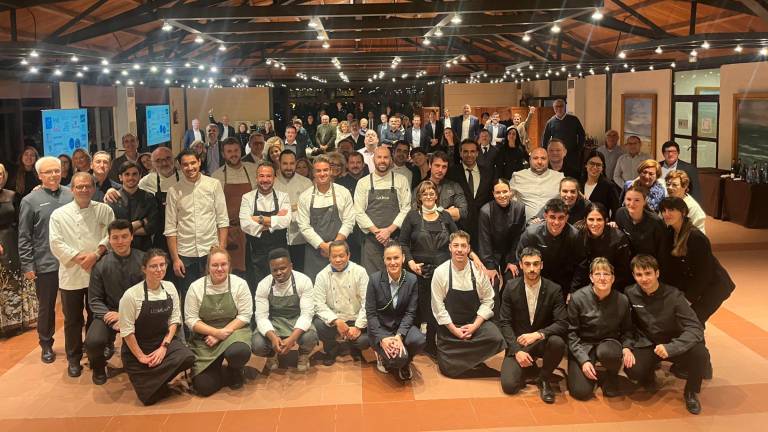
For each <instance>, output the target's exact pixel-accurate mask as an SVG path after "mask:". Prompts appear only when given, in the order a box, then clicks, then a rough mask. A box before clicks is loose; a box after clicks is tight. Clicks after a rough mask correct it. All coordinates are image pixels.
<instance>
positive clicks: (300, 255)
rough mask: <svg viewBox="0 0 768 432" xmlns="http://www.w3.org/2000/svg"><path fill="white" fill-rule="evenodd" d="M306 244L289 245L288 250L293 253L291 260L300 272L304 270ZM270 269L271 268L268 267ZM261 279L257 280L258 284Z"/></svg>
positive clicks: (294, 267) (295, 268)
mask: <svg viewBox="0 0 768 432" xmlns="http://www.w3.org/2000/svg"><path fill="white" fill-rule="evenodd" d="M304 246H305V245H304V244H299V245H290V246H288V252H290V254H291V262H292V263H293V269H294V270H296V271H298V272H302V273H303V272H304V249H305V247H304ZM267 271H269V269H267ZM258 283H259V281H256V284H258Z"/></svg>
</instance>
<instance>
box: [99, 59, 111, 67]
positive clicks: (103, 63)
mask: <svg viewBox="0 0 768 432" xmlns="http://www.w3.org/2000/svg"><path fill="white" fill-rule="evenodd" d="M108 64H109V60H107V59H101V65H102V66H106V65H108Z"/></svg>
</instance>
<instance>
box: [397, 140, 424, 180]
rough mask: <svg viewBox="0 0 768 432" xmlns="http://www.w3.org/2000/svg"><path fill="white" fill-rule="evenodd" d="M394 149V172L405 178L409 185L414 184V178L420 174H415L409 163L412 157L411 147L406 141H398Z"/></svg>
mask: <svg viewBox="0 0 768 432" xmlns="http://www.w3.org/2000/svg"><path fill="white" fill-rule="evenodd" d="M393 147H394V158H393V159H392V160H393V161H394V163H395V166H393V167H392V170H394V171H395V172H396V173H398V174H402V175H403V176H405V179H406V180H408V184H413V177H414V176H418V174H417V173H415V172H414V167H413V166H412V165H411V163H410V162H409V161H408V158H409V157H410V155H411V146H410V145H408V143H407V142H405V141H396V142H395V144H394V146H393Z"/></svg>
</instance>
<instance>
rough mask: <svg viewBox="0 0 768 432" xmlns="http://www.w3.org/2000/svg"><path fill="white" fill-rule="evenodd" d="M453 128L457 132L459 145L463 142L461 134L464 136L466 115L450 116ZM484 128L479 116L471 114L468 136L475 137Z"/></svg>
mask: <svg viewBox="0 0 768 432" xmlns="http://www.w3.org/2000/svg"><path fill="white" fill-rule="evenodd" d="M450 123H451V128H452V129H453V131H454V132H455V133H456V141H457V143H456V144H457V145H458V144H459V143H460V142H461V136H462V133H463V131H462V126H463V124H464V115H457V116H453V117H451V118H450ZM482 128H483V125H481V124H480V119H478V118H477V117H475V116H473V115H470V116H469V131H468V132H469V133H468V136H469V138H470V139H475V138H477V136H478V135H479V134H480V130H481V129H482Z"/></svg>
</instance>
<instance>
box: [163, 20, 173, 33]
mask: <svg viewBox="0 0 768 432" xmlns="http://www.w3.org/2000/svg"><path fill="white" fill-rule="evenodd" d="M171 30H173V26H172V25H170V24H168V23H167V22H164V23H163V31H164V32H169V31H171Z"/></svg>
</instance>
